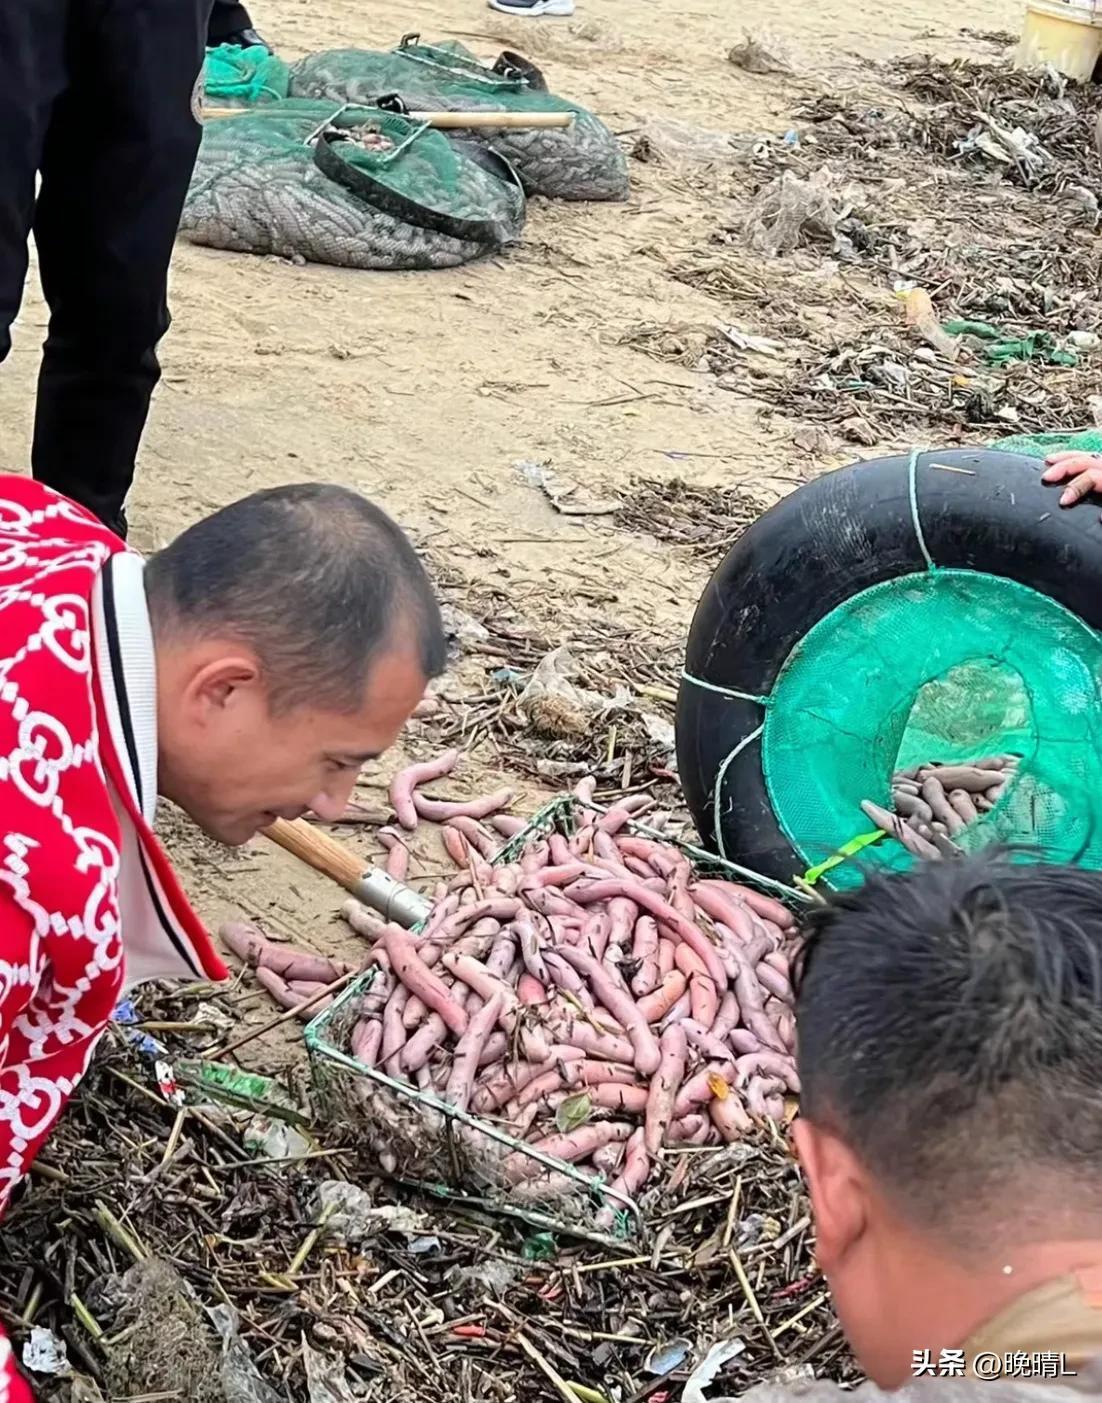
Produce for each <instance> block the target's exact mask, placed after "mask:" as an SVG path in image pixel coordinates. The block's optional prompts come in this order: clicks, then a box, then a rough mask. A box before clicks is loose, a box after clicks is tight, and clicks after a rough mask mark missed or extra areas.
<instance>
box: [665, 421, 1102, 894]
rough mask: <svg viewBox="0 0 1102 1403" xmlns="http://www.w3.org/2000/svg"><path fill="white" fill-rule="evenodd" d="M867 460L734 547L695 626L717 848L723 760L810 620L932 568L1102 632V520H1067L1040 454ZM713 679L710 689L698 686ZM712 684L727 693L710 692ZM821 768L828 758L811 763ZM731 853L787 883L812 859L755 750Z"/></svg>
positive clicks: (794, 500) (708, 818)
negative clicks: (1041, 597)
mask: <svg viewBox="0 0 1102 1403" xmlns="http://www.w3.org/2000/svg"><path fill="white" fill-rule="evenodd" d="M911 461H912V459H911V455H909V454H904V455H900V456H895V457H889V458H879V459H874V460H872V461H870V462H864V463H856V464H853V465H851V466H850V467H846V468H841V469H839V470H838V471H836V472H831V473H827V474H824V475H823V476H822V477H820V478H818V479H816V480H815V481H814V482H811V483H808V484H807V485H806V486H804V487H801V488H799V489H798V490H797V491H795V492H793V493H792V494H791V495H790V496H788V497H786V498H785V499H784V500H783V501H782V502H780V503H778V504H777V505H776V506H775V507H773V508H772V509H771V510H770V511H768V512H766V513H765V514H764V515H763V516H762V517H761V518H760V519H759V520H758V521H756V522H755V523H754V524H753V525H752V526H751V527H749V528H748V529H747V531H745V532H744V533H743V535H742V536H741V537H740V539H739V540H738V541H737V542H736V543H735V545H734V546H733V547H732V548H731V550H730V551H729V552H728V554H727V556H726V557H725V558H724V560H723V561H722V563H721V564H720V566H719V568H718V569H717V570H716V572H715V574H714V575H713V577H712V579H711V581H710V582H709V584H708V586H707V588H706V589H705V591H704V594H703V596H702V597H701V600H700V603H699V604H698V606H697V610H696V614H695V616H694V618H693V623H692V627H691V630H690V634H689V641H688V647H687V651H686V658H685V671H686V674H687V675H688V676H689V677H692V678H695V679H697V682H696V683H693V682H688V681H685V680H683V681H682V684H681V688H680V691H679V695H678V704H677V754H678V765H679V770H680V776H681V782H682V785H683V787H684V791H685V796H686V799H687V802H688V805H689V808H690V811H691V812H692V815H693V818H694V820H695V822H696V825H697V828H698V830H699V832H700V835H701V837H702V839H703V841H704V843H705V845H706V846H708V847H710V848H712V849H716V850H717V849H718V848H719V841H718V839H719V836H720V835H718V834H717V832H716V826H715V805H714V799H715V788H716V780H717V776H718V775H719V773H720V770H721V767H722V766H723V765H724V762H725V761H727V760H728V757H730V756H731V754H732V752H733V751H734V750H735V749H736V747H738V746H739V744H740V742H742V741H746V740H747V738H748V737H751V736H753V734H754V732H755V730H757V728H758V727H760V726H761V724H762V719H763V710H762V707H761V706H760V705H759V704H758V703H757V702H755V701H753V700H741V699H739V698H737V697H732V696H731V695H729V693H730V692H731V691H736V692H741V693H744V694H746V696H747V697H750V698H753V697H763V696H767V695H768V694H769V693H770V691H771V690H772V688H773V686H774V683H775V682H776V680H777V676H778V674H779V672H780V670H781V668H782V667H783V665H784V663H785V660H786V659H787V658H788V657H789V655H790V654H791V652H792V650H793V649H794V648H795V647H796V646H797V644H798V643H799V642H800V641H801V639H803V638H804V637H805V636H806V634H807V633H808V631H809V630H810V629H811V628H812V626H813V625H814V624H816V623H818V622H819V621H820V620H821V619H823V618H825V617H826V615H827V614H829V613H830V612H831V611H832V610H834V609H835V608H837V607H838V606H839V605H840V604H842V603H844V602H845V601H846V600H847V599H850V598H852V597H853V596H854V595H856V594H858V593H860V592H861V591H863V590H866V589H868V588H870V587H871V586H873V585H876V584H879V583H881V582H882V581H885V580H891V579H895V578H898V577H899V576H902V575H909V574H913V573H915V572H917V571H922V570H924V569H926V568H927V566H928V561H927V559H926V555H925V554H924V552H923V548H922V542H921V541H920V539H919V535H918V533H917V532H916V529H915V513H914V510H913V507H916V508H917V512H918V517H919V521H920V524H921V532H922V537H923V539H924V542H925V548H926V551H927V552H928V554H929V556H930V558H931V559H932V560H933V561H934V562H936V564H937V565H939V566H942V567H944V568H950V567H952V568H956V569H962V570H976V571H983V572H985V573H987V574H991V575H999V576H1003V577H1004V578H1007V579H1011V580H1016V581H1018V582H1019V583H1021V584H1024V585H1028V586H1029V587H1031V588H1032V589H1034V590H1037V591H1039V592H1040V593H1042V594H1045V595H1048V596H1049V597H1050V598H1052V599H1054V600H1056V601H1057V602H1058V603H1060V604H1062V605H1064V607H1065V608H1067V609H1069V610H1070V611H1071V612H1072V613H1074V614H1076V615H1078V616H1079V617H1080V618H1081V619H1082V620H1083V621H1084V622H1085V623H1086V624H1088V625H1089V626H1090V627H1091V628H1094V629H1102V526H1100V524H1099V520H1098V512H1097V511H1095V510H1092V509H1091V507H1090V506H1089V505H1087V506H1082V507H1080V508H1078V509H1077V510H1074V511H1066V510H1061V509H1060V507H1059V492H1058V490H1056V489H1054V488H1051V487H1046V486H1044V484H1043V483H1042V482H1041V470H1042V464H1041V463H1040V462H1039V461H1037V460H1036V459H1032V458H1026V457H1022V456H1020V455H1017V454H1010V453H1000V452H995V451H993V450H988V449H953V450H945V451H940V452H931V453H924V454H920V455H918V456H917V458H916V459H915V467H914V473H913V479H914V484H915V501H914V503H913V504H912V500H911V480H912V472H911ZM700 683H703V684H705V685H698V684H700ZM709 686H710V687H713V688H716V689H720V690H716V691H711V690H709ZM808 763H809V764H814V756H808ZM720 811H721V815H722V818H721V826H722V849H723V851H724V852H725V853H726V855H727V856H728V857H730V858H731V859H732V860H734V861H737V862H740V863H742V864H744V865H745V866H747V867H750V868H753V869H755V870H757V871H759V872H762V873H764V874H765V875H766V876H769V877H773V878H776V879H777V880H780V881H791V880H792V877H793V874H794V873H798V872H800V871H802V870H803V867H804V865H805V864H804V862H803V860H802V859H801V858H800V857H799V855H798V854H797V853H796V852H795V850H794V849H793V847H792V845H791V843H790V842H789V841H788V839H787V838H786V836H785V835H784V833H783V832H782V830H781V827H780V825H779V823H778V821H777V817H776V815H775V813H774V812H773V808H772V805H771V803H770V800H769V795H768V792H767V788H766V783H765V778H764V775H763V773H762V764H761V745H760V742H759V741H757V740H750V741H749V742H748V743H747V744H745V745H744V746H743V748H742V749H741V751H739V753H738V754H737V755H736V756H735V758H734V759H733V760H731V761H730V763H729V764H728V766H727V769H726V771H725V775H724V779H723V784H722V790H721V795H720Z"/></svg>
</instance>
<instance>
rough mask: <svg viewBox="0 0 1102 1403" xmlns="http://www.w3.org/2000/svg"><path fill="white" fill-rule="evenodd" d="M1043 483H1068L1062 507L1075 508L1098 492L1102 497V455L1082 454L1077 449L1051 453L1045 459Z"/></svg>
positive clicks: (1063, 494) (1062, 495)
mask: <svg viewBox="0 0 1102 1403" xmlns="http://www.w3.org/2000/svg"><path fill="white" fill-rule="evenodd" d="M1045 463H1046V465H1047V466H1046V468H1045V471H1044V473H1043V474H1042V476H1041V481H1042V482H1054V483H1055V482H1066V483H1067V486H1066V487H1065V488H1064V490H1063V492H1061V494H1060V505H1061V506H1062V507H1074V506H1075V504H1076V502H1081V501H1082V500H1083V498H1084V497H1088V496H1090V494H1091V493H1092V492H1097V493H1098V494H1099V495H1100V496H1102V453H1081V452H1079V451H1078V450H1077V449H1072V450H1070V451H1069V450H1065V451H1064V452H1061V453H1050V454H1049V455H1048V457H1047V458H1046V459H1045Z"/></svg>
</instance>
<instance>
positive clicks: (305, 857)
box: [264, 818, 371, 891]
mask: <svg viewBox="0 0 1102 1403" xmlns="http://www.w3.org/2000/svg"><path fill="white" fill-rule="evenodd" d="M264 836H265V837H266V838H270V839H271V840H272V842H273V843H277V844H278V845H279V846H280V847H281V848H283V849H284V850H285V851H286V852H289V853H292V854H293V855H294V856H295V857H297V858H301V860H302V861H303V862H305V863H308V864H309V865H310V866H311V867H313V868H314V870H315V871H317V872H320V873H322V875H323V876H325V877H332V879H333V881H334V882H339V883H340V885H341V886H342V887H346V888H347V889H348V890H349V891H355V890H356V887H357V884H358V883H359V881H360V880H361V878H362V877H363V875H364V873H365V872H366V871H368V870H369V868H370V867H371V863H370V862H368V861H366V860H365V859H364V858H362V857H357V856H356V854H355V853H354V852H353V851H352V850H351V849H350V848H346V847H345V846H344V844H343V843H338V842H337V840H336V838H330V836H329V834H328V833H320V832H319V831H318V830H317V829H316V828H313V827H311V825H310V824H308V823H304V822H303V820H302V819H301V818H296V819H293V820H288V819H285V818H277V819H276V821H275V823H273V824H272V825H271V827H270V828H265V829H264Z"/></svg>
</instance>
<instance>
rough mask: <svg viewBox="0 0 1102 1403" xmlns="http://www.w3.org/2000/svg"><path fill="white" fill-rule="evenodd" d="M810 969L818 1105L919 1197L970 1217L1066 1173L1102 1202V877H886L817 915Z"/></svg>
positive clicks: (810, 1087) (987, 858)
mask: <svg viewBox="0 0 1102 1403" xmlns="http://www.w3.org/2000/svg"><path fill="white" fill-rule="evenodd" d="M797 982H798V1000H797V1027H798V1034H799V1066H800V1078H801V1083H802V1087H803V1091H802V1095H801V1111H802V1113H803V1114H805V1115H807V1116H808V1118H809V1119H810V1120H812V1121H814V1122H815V1123H817V1124H820V1125H824V1126H827V1127H830V1128H832V1129H834V1130H835V1131H836V1132H837V1133H838V1134H839V1135H840V1136H841V1137H842V1138H843V1139H844V1140H845V1141H846V1143H847V1144H848V1145H849V1146H850V1148H851V1149H852V1150H853V1151H854V1152H855V1153H856V1154H857V1155H858V1156H859V1157H860V1158H861V1160H862V1161H863V1162H864V1163H865V1164H866V1165H867V1166H868V1168H869V1169H870V1170H871V1171H872V1172H873V1174H874V1175H875V1176H876V1178H877V1180H878V1182H879V1183H880V1184H881V1185H882V1186H883V1188H884V1190H885V1191H886V1192H888V1193H889V1194H890V1195H894V1196H895V1198H896V1199H897V1201H898V1203H899V1205H900V1206H901V1207H902V1208H907V1207H908V1206H909V1207H911V1208H913V1209H914V1210H915V1211H916V1212H917V1213H918V1214H920V1215H922V1216H923V1218H924V1219H925V1221H927V1222H928V1224H929V1226H930V1227H931V1228H935V1229H936V1228H937V1227H938V1226H939V1225H943V1226H952V1227H954V1229H955V1228H957V1227H959V1226H960V1222H959V1221H958V1215H957V1213H956V1210H958V1209H959V1217H960V1219H962V1220H963V1219H966V1218H967V1217H968V1216H969V1215H971V1216H973V1217H975V1216H976V1215H977V1211H978V1210H980V1212H979V1216H981V1217H982V1218H983V1219H984V1221H988V1219H987V1217H986V1214H985V1213H984V1212H982V1209H983V1208H984V1206H986V1207H987V1208H989V1209H990V1211H992V1212H995V1213H998V1212H1000V1211H1001V1212H1002V1213H1003V1214H1004V1215H1005V1213H1006V1212H1007V1210H1008V1207H1009V1205H1008V1203H1007V1202H1006V1200H1005V1196H1004V1199H1003V1201H1002V1202H1001V1203H1000V1202H999V1201H998V1197H997V1196H998V1191H999V1189H1000V1188H1005V1187H1006V1186H1008V1185H1011V1184H1015V1183H1017V1184H1029V1183H1031V1184H1032V1185H1033V1195H1032V1199H1031V1201H1032V1202H1033V1203H1035V1204H1036V1206H1037V1209H1038V1211H1042V1206H1041V1204H1040V1202H1039V1201H1038V1198H1037V1191H1038V1189H1039V1188H1040V1186H1041V1185H1043V1184H1044V1183H1046V1182H1047V1183H1048V1184H1050V1185H1051V1183H1052V1182H1053V1180H1054V1179H1058V1180H1059V1181H1061V1182H1063V1183H1068V1182H1070V1181H1078V1182H1081V1183H1082V1185H1083V1189H1084V1194H1085V1195H1089V1196H1090V1201H1091V1203H1092V1205H1093V1211H1098V1210H1099V1209H1100V1208H1102V1178H1100V1174H1099V1171H1100V1168H1102V875H1100V874H1099V873H1097V872H1088V871H1084V870H1081V869H1077V868H1070V867H1057V866H1045V865H1041V864H1036V863H1029V864H1023V863H1020V862H1015V861H1012V860H1010V859H1009V858H1008V857H1006V856H1002V855H999V854H987V855H981V856H978V857H973V858H969V859H965V860H959V861H946V862H941V863H931V864H929V865H926V866H923V867H920V868H917V869H916V870H914V871H912V872H910V873H908V874H906V875H901V876H877V875H871V876H869V878H868V880H867V881H866V883H865V884H864V886H862V887H861V888H860V889H858V890H856V891H853V892H849V893H846V894H844V895H839V896H837V897H835V898H834V899H833V900H832V901H831V902H830V904H829V905H828V906H826V907H823V908H821V909H820V910H818V911H816V912H815V913H814V914H813V915H812V916H811V917H810V918H809V920H808V944H807V946H806V950H805V954H804V957H803V961H802V969H801V970H800V971H799V977H798V981H797ZM990 1191H994V1192H992V1193H991V1199H990V1202H988V1194H989V1192H990ZM1040 1193H1041V1194H1043V1193H1044V1190H1043V1188H1041V1189H1040ZM1085 1201H1086V1200H1085V1199H1084V1200H1082V1201H1078V1202H1077V1203H1075V1204H1069V1205H1068V1206H1069V1208H1070V1209H1071V1210H1072V1211H1074V1210H1075V1209H1077V1208H1078V1209H1080V1210H1081V1209H1082V1207H1083V1206H1085ZM1053 1209H1054V1205H1053V1204H1051V1203H1049V1204H1048V1205H1047V1207H1045V1209H1044V1210H1043V1211H1045V1212H1051V1211H1053ZM1015 1226H1016V1227H1017V1226H1019V1225H1018V1224H1015ZM1025 1230H1026V1231H1028V1230H1029V1229H1028V1227H1027V1228H1026V1229H1025Z"/></svg>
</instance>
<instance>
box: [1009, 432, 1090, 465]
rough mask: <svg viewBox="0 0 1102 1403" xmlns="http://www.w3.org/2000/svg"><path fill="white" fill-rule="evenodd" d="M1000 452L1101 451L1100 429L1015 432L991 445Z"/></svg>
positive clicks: (1032, 454)
mask: <svg viewBox="0 0 1102 1403" xmlns="http://www.w3.org/2000/svg"><path fill="white" fill-rule="evenodd" d="M991 447H992V448H997V449H998V450H999V451H1000V452H1001V453H1019V454H1021V456H1022V457H1023V458H1047V457H1048V455H1049V454H1050V453H1064V452H1069V453H1070V452H1073V451H1074V452H1076V453H1102V429H1078V430H1076V431H1075V432H1074V433H1057V434H1016V435H1015V436H1014V437H1013V438H1001V439H999V440H998V441H997V442H995V443H993V444H992V445H991Z"/></svg>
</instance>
